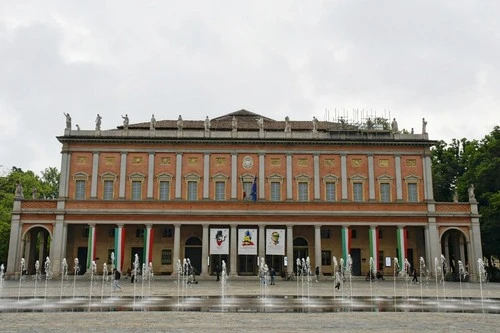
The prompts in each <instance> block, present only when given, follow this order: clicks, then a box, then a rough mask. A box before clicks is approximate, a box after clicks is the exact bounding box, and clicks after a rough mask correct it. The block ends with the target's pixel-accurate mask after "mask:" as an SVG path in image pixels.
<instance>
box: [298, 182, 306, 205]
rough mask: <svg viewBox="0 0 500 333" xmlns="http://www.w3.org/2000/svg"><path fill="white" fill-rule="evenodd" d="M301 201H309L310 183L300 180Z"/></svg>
mask: <svg viewBox="0 0 500 333" xmlns="http://www.w3.org/2000/svg"><path fill="white" fill-rule="evenodd" d="M298 188H299V201H309V183H307V182H299V184H298Z"/></svg>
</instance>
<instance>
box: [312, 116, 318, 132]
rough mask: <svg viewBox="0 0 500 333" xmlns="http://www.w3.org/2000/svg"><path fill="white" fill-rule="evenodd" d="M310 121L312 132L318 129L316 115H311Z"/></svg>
mask: <svg viewBox="0 0 500 333" xmlns="http://www.w3.org/2000/svg"><path fill="white" fill-rule="evenodd" d="M312 123H313V133H316V132H317V131H318V119H316V117H313V120H312Z"/></svg>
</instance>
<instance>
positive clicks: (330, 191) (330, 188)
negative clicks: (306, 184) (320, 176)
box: [325, 183, 336, 201]
mask: <svg viewBox="0 0 500 333" xmlns="http://www.w3.org/2000/svg"><path fill="white" fill-rule="evenodd" d="M325 190H326V198H325V199H326V201H335V190H336V187H335V183H326V184H325Z"/></svg>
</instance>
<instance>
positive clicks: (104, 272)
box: [101, 263, 108, 302]
mask: <svg viewBox="0 0 500 333" xmlns="http://www.w3.org/2000/svg"><path fill="white" fill-rule="evenodd" d="M106 282H108V266H107V265H106V263H104V264H102V287H101V302H102V301H103V300H104V285H105V284H106Z"/></svg>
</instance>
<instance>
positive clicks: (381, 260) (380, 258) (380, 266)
mask: <svg viewBox="0 0 500 333" xmlns="http://www.w3.org/2000/svg"><path fill="white" fill-rule="evenodd" d="M384 260H385V259H384V251H378V270H379V271H382V270H384Z"/></svg>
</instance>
